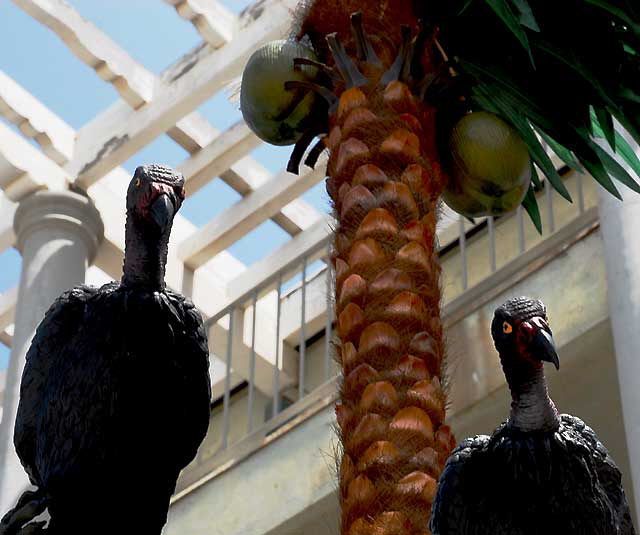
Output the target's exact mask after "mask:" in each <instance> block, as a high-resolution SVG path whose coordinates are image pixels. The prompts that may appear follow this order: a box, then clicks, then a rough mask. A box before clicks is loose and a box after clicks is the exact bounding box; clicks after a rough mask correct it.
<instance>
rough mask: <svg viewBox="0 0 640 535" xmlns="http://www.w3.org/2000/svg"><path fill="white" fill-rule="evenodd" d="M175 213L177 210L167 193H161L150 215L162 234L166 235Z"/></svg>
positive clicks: (154, 202)
mask: <svg viewBox="0 0 640 535" xmlns="http://www.w3.org/2000/svg"><path fill="white" fill-rule="evenodd" d="M175 211H176V209H175V207H174V205H173V202H172V201H171V199H170V198H169V195H168V194H167V193H161V194H160V195H159V196H158V198H157V199H156V200H155V201H153V204H152V205H151V209H150V210H149V214H150V215H151V219H153V221H154V222H155V224H156V225H158V228H159V229H160V233H161V234H164V232H165V231H166V230H167V228H168V227H169V225H170V224H171V222H172V221H173V216H174V214H175Z"/></svg>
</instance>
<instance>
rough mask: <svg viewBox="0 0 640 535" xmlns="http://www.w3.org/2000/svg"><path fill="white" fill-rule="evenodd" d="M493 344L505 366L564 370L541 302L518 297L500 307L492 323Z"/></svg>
mask: <svg viewBox="0 0 640 535" xmlns="http://www.w3.org/2000/svg"><path fill="white" fill-rule="evenodd" d="M491 335H492V337H493V342H494V344H495V346H496V349H497V350H498V353H499V354H500V359H501V361H502V362H503V365H507V366H518V365H519V364H529V365H531V366H533V367H542V363H543V362H551V363H553V364H554V366H555V367H556V369H558V368H559V367H560V362H559V360H558V354H557V352H556V349H555V344H554V342H553V337H552V332H551V328H550V327H549V324H548V320H547V310H546V308H545V306H544V304H543V303H542V301H539V300H537V299H531V298H530V297H514V298H512V299H509V301H507V302H506V303H504V304H503V305H501V306H500V307H498V308H497V309H496V311H495V313H494V317H493V322H492V323H491Z"/></svg>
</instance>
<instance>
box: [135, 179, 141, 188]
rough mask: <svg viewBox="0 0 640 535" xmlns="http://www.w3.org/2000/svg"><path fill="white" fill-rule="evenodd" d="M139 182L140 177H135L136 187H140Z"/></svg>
mask: <svg viewBox="0 0 640 535" xmlns="http://www.w3.org/2000/svg"><path fill="white" fill-rule="evenodd" d="M140 184H142V182H141V181H140V179H139V178H136V184H135V185H136V188H139V187H140Z"/></svg>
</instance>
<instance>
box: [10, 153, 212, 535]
mask: <svg viewBox="0 0 640 535" xmlns="http://www.w3.org/2000/svg"><path fill="white" fill-rule="evenodd" d="M183 199H184V178H183V177H182V175H180V174H179V173H175V172H174V171H173V170H172V169H170V168H168V167H164V166H160V165H147V166H143V167H138V168H137V169H136V172H135V174H134V176H133V179H132V180H131V183H130V185H129V189H128V191H127V223H126V250H125V258H124V267H123V277H122V280H121V282H120V283H111V284H107V285H105V286H103V287H101V288H92V287H89V286H79V287H77V288H74V289H72V290H70V291H67V292H65V293H64V294H62V295H61V296H60V297H59V298H58V299H57V300H56V301H55V302H54V303H53V305H52V306H51V308H50V309H49V310H48V312H47V313H46V315H45V317H44V319H43V320H42V323H41V324H40V326H39V327H38V329H37V331H36V334H35V337H34V339H33V342H32V343H31V347H30V349H29V352H28V353H27V360H26V365H25V369H24V373H23V376H22V384H21V388H20V403H19V406H18V413H17V417H16V426H15V435H14V442H15V446H16V450H17V453H18V456H19V457H20V460H21V461H22V464H23V465H24V468H25V470H26V471H27V473H28V474H29V478H30V479H31V482H32V483H33V484H34V485H35V486H36V487H37V490H36V491H35V492H28V493H25V495H23V497H22V498H21V499H20V501H19V503H18V505H17V506H16V507H15V508H14V509H13V510H12V511H10V512H9V513H8V514H7V515H5V518H4V519H3V521H2V523H1V524H0V533H5V534H7V535H9V534H11V533H39V532H40V531H44V529H43V525H44V523H43V522H32V523H31V524H28V525H26V526H25V527H22V526H23V525H24V524H25V523H26V522H28V521H29V520H31V519H32V518H33V517H34V515H37V514H39V513H40V512H42V511H43V510H44V509H45V508H47V509H48V512H49V514H50V517H51V518H50V521H49V525H48V526H47V528H46V532H47V533H52V534H55V535H58V534H60V535H72V534H76V533H87V534H91V535H103V534H104V535H106V534H109V535H116V534H128V533H130V534H136V535H158V534H159V533H160V532H161V531H162V527H163V526H164V524H165V523H166V520H167V511H168V508H169V499H170V497H171V495H172V493H173V491H174V489H175V485H176V480H177V478H178V474H179V472H180V470H181V469H182V468H183V467H184V466H186V465H187V464H188V463H189V462H190V461H191V460H192V459H193V458H194V456H195V455H196V451H197V449H198V446H199V445H200V443H201V442H202V440H203V438H204V436H205V434H206V431H207V427H208V425H209V414H210V399H211V385H210V381H209V353H208V346H207V337H206V334H205V330H204V326H203V322H202V318H201V316H200V314H199V312H198V311H197V310H196V308H195V307H194V305H193V303H191V302H190V301H189V300H187V299H186V298H185V297H183V296H182V295H179V294H177V293H175V292H173V291H171V290H169V289H167V288H166V287H165V283H164V274H165V265H166V260H167V244H168V241H169V235H170V233H171V227H172V224H173V218H174V215H175V213H176V212H177V211H178V209H179V208H180V205H181V204H182V200H183ZM20 530H22V531H20Z"/></svg>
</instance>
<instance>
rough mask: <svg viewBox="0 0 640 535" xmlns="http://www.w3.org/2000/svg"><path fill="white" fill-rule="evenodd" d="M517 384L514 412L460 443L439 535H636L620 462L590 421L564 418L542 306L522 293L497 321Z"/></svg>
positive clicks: (438, 513)
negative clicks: (550, 383)
mask: <svg viewBox="0 0 640 535" xmlns="http://www.w3.org/2000/svg"><path fill="white" fill-rule="evenodd" d="M491 334H492V336H493V339H494V342H495V345H496V349H497V350H498V352H499V354H500V362H501V363H502V368H503V370H504V373H505V375H506V378H507V382H508V384H509V389H510V390H511V397H512V400H513V401H512V403H511V412H510V415H509V418H508V419H507V421H506V422H504V423H503V424H502V425H500V427H498V429H496V430H495V431H494V433H493V435H491V436H486V435H478V436H475V437H473V438H469V439H467V440H465V441H463V442H462V443H460V444H459V445H458V447H457V448H456V449H455V450H454V452H453V453H452V455H451V457H450V458H449V460H448V461H447V464H446V466H445V469H444V471H443V473H442V475H441V477H440V485H439V488H438V492H437V495H436V499H435V501H434V504H433V512H432V516H431V531H432V533H433V535H475V534H478V535H479V534H483V535H485V534H489V533H490V534H491V535H506V534H509V535H552V534H555V533H558V534H571V535H587V534H588V535H632V534H634V533H635V531H634V528H633V524H632V522H631V515H630V513H629V506H628V504H627V500H626V498H625V494H624V490H623V488H622V485H621V481H620V479H621V476H620V471H619V470H618V467H617V466H616V464H615V463H614V461H613V459H612V458H611V456H610V455H609V453H608V452H607V450H606V448H605V447H604V446H603V445H602V444H601V443H600V441H599V440H598V437H597V436H596V434H595V433H594V432H593V430H592V429H590V428H589V427H588V426H587V425H585V423H584V422H583V421H582V420H580V419H579V418H576V417H575V416H571V415H568V414H562V415H559V414H558V412H557V411H556V408H555V406H554V404H553V401H551V399H550V398H549V396H548V393H547V384H546V380H545V376H544V371H543V361H548V362H552V363H553V364H555V366H556V368H558V367H559V361H558V355H557V353H556V350H555V347H554V344H553V338H552V337H551V329H550V328H549V325H548V323H547V316H546V310H545V307H544V305H543V304H542V303H541V302H540V301H536V300H532V299H529V298H526V297H518V298H514V299H511V300H509V301H508V302H507V303H505V304H504V305H502V306H501V307H499V308H498V309H497V310H496V312H495V316H494V318H493V323H492V325H491Z"/></svg>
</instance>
